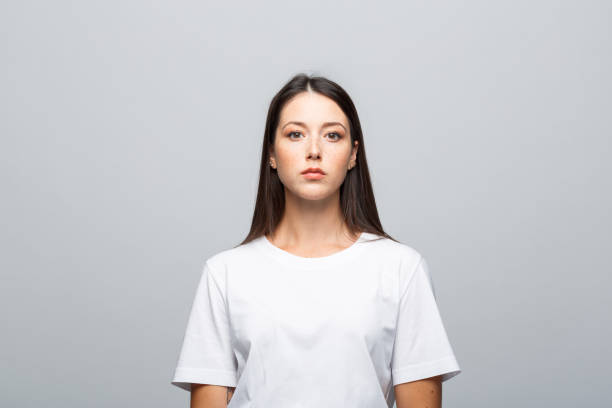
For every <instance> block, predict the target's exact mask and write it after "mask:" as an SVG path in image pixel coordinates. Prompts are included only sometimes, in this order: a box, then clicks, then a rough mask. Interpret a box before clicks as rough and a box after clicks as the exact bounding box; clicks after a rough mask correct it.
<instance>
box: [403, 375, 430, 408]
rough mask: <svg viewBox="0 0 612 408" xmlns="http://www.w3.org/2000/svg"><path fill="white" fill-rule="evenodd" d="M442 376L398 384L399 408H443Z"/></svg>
mask: <svg viewBox="0 0 612 408" xmlns="http://www.w3.org/2000/svg"><path fill="white" fill-rule="evenodd" d="M440 378H441V376H440V375H438V376H435V377H429V378H424V379H422V380H417V381H411V382H406V383H402V384H397V385H396V386H395V387H394V391H395V403H396V404H397V408H425V407H427V408H441V407H442V382H441V381H440Z"/></svg>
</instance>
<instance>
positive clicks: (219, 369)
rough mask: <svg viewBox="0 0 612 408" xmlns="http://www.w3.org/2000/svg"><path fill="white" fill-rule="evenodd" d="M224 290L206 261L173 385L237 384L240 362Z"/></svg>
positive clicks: (183, 386) (187, 387)
mask: <svg viewBox="0 0 612 408" xmlns="http://www.w3.org/2000/svg"><path fill="white" fill-rule="evenodd" d="M223 293H224V291H223V289H222V286H220V285H219V284H218V283H217V280H216V279H215V277H214V273H213V270H212V269H211V268H210V266H209V263H208V261H207V262H205V264H204V267H203V271H202V274H201V277H200V281H199V284H198V287H197V290H196V294H195V298H194V300H193V304H192V307H191V313H190V315H189V320H188V322H187V329H186V331H185V336H184V339H183V345H182V348H181V351H180V354H179V358H178V363H177V365H176V369H175V371H174V377H173V379H172V382H171V383H172V384H173V385H176V386H177V387H180V388H182V389H184V390H187V391H191V383H196V384H213V385H224V386H229V387H235V386H236V381H237V379H236V370H237V362H236V359H235V357H234V353H233V349H232V346H231V338H230V327H229V323H228V317H227V312H226V310H227V308H226V303H225V297H224V295H223Z"/></svg>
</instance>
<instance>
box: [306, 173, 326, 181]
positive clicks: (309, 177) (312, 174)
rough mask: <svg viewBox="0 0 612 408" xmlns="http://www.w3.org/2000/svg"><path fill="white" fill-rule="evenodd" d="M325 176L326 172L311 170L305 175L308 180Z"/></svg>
mask: <svg viewBox="0 0 612 408" xmlns="http://www.w3.org/2000/svg"><path fill="white" fill-rule="evenodd" d="M324 176H325V174H322V173H319V172H309V173H304V177H305V178H307V179H308V180H319V179H321V178H323V177H324Z"/></svg>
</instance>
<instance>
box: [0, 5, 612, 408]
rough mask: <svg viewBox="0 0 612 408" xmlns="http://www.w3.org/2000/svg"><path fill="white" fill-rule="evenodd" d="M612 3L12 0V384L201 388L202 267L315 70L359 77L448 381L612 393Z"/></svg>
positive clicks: (382, 191) (5, 350)
mask: <svg viewBox="0 0 612 408" xmlns="http://www.w3.org/2000/svg"><path fill="white" fill-rule="evenodd" d="M611 12H612V6H611V5H610V2H604V1H601V2H596V1H574V2H568V1H554V2H553V1H530V2H527V1H497V2H490V1H471V2H444V3H439V2H435V3H434V2H408V3H403V4H400V3H398V2H389V3H381V2H377V3H376V4H375V3H374V2H368V3H365V2H364V3H355V2H331V3H329V2H322V1H310V2H300V3H296V4H290V3H289V2H280V1H279V2H275V3H271V2H263V3H262V2H242V3H241V4H236V3H231V4H230V3H221V2H219V3H213V2H177V1H173V2H144V1H104V2H102V1H98V2H68V1H54V2H43V1H19V2H17V1H12V2H2V3H1V5H0V27H2V28H1V33H2V34H1V51H2V53H1V57H0V58H1V59H2V64H1V65H0V74H1V75H0V86H1V92H0V104H1V122H0V126H1V128H0V131H1V135H2V146H1V149H0V157H1V175H0V177H1V182H2V190H1V191H2V196H1V200H0V213H1V214H2V219H1V221H2V228H1V229H0V239H1V242H0V243H1V247H2V256H1V257H0V267H1V270H2V285H1V289H0V310H1V314H2V327H3V330H2V336H1V340H0V341H1V343H2V347H1V348H0V353H1V354H0V359H1V360H2V361H3V363H2V372H1V376H2V377H1V378H0V384H2V385H1V387H2V389H1V392H0V395H1V397H0V398H1V401H0V402H1V403H2V406H5V407H38V406H62V407H84V406H87V407H109V406H147V407H168V406H188V393H186V392H185V391H183V390H180V389H178V388H176V387H174V386H172V385H170V380H171V376H172V374H173V371H174V365H175V363H176V359H177V357H178V352H179V347H180V344H181V341H182V338H183V334H184V329H185V325H186V323H187V317H188V312H189V309H190V307H191V302H192V298H193V295H194V294H195V285H196V284H197V280H198V278H199V275H200V273H201V266H202V264H203V262H204V260H205V259H206V258H207V257H208V256H210V255H212V254H214V253H216V252H218V251H221V250H223V249H226V248H229V247H231V246H234V245H236V244H237V243H238V242H239V241H240V240H241V239H242V238H243V237H244V236H245V234H246V233H247V231H248V227H249V225H250V224H249V223H250V220H251V216H252V210H253V204H254V198H255V191H256V187H257V170H258V165H259V162H258V160H259V153H260V148H261V146H260V144H261V140H262V136H263V127H264V123H265V114H266V111H267V107H268V103H269V101H270V99H271V98H272V96H273V95H274V93H275V92H276V91H277V90H278V89H279V88H280V87H281V86H282V84H284V83H285V81H287V80H288V79H289V78H290V77H291V76H292V75H293V74H295V73H298V72H306V73H317V74H320V75H324V76H327V77H329V78H330V79H333V80H335V81H337V82H339V83H340V84H341V85H342V86H343V87H345V89H346V90H347V91H348V92H349V94H350V95H351V96H352V97H353V99H354V101H355V104H356V105H357V109H358V111H359V113H360V117H361V120H362V125H363V129H364V136H365V149H366V152H367V155H368V158H369V164H370V167H371V172H372V177H373V182H374V188H375V193H376V199H377V204H378V208H379V211H380V215H381V218H382V222H383V225H384V227H385V228H386V230H387V231H388V232H389V233H390V234H391V235H392V236H394V237H396V238H397V239H399V240H400V241H402V242H404V243H406V244H408V245H411V246H413V247H414V248H416V249H417V250H419V251H421V252H422V253H423V254H424V255H425V256H426V257H427V259H428V261H429V264H430V268H431V273H432V277H433V279H434V282H435V288H436V293H437V296H438V302H439V307H440V310H441V313H442V315H443V319H444V321H445V325H446V328H447V332H448V335H449V339H450V341H451V343H452V345H453V348H454V350H455V353H456V357H457V359H458V361H459V363H460V365H461V368H462V369H463V373H462V374H460V375H459V376H458V377H456V378H454V379H451V380H449V381H448V382H447V383H445V384H444V396H443V403H444V405H445V406H448V407H491V406H495V407H515V406H534V407H535V406H538V407H541V406H545V407H553V406H554V407H574V406H606V405H610V404H611V403H612V397H610V394H609V393H607V392H606V391H607V389H608V388H609V387H608V386H609V378H608V375H609V367H610V366H611V365H612V361H611V360H612V359H611V356H610V351H609V344H610V317H609V312H610V309H611V306H612V305H611V301H610V298H609V297H606V295H608V294H609V292H610V272H611V271H610V260H609V254H610V252H611V250H612V244H611V242H612V240H611V238H612V237H611V232H610V231H611V227H612V225H611V224H612V223H611V218H610V208H611V204H612V203H611V201H612V200H611V195H610V185H611V183H610V177H609V176H610V174H612V168H611V165H610V160H609V155H610V153H611V151H610V150H611V149H610V148H611V140H610V137H611V132H610V125H611V120H610V117H611V109H610V108H611V97H610V95H611V91H612V89H611V85H612V82H611V80H610V72H612V67H611V58H610V50H612V41H611V35H610V34H611V32H610V23H611V18H610V17H611V15H612V14H611Z"/></svg>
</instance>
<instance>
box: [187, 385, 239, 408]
mask: <svg viewBox="0 0 612 408" xmlns="http://www.w3.org/2000/svg"><path fill="white" fill-rule="evenodd" d="M234 389H235V388H234V387H226V386H223V385H210V384H191V405H190V407H191V408H226V407H227V404H229V401H230V399H231V398H232V395H233V394H234Z"/></svg>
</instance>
